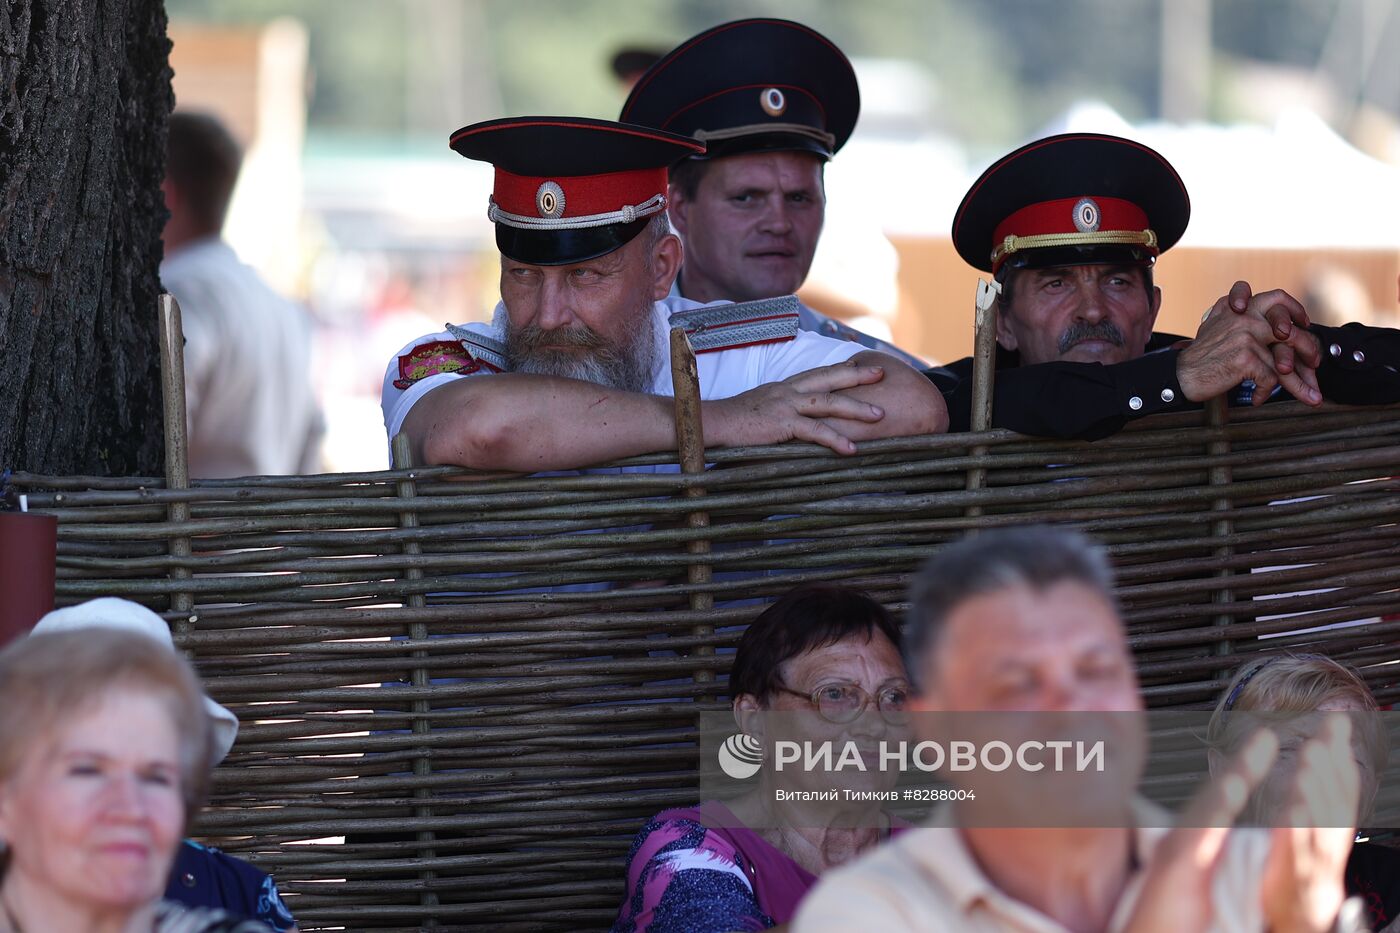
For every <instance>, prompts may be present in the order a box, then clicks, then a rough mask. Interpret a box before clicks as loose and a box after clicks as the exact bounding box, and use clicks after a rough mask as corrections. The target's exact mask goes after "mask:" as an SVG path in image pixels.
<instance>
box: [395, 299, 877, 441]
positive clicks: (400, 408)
mask: <svg viewBox="0 0 1400 933" xmlns="http://www.w3.org/2000/svg"><path fill="white" fill-rule="evenodd" d="M728 304H731V302H727V301H715V302H711V303H710V305H728ZM710 305H702V304H701V303H699V302H696V301H691V300H690V299H688V298H679V297H670V298H667V299H665V300H664V301H658V302H656V303H655V304H654V305H653V306H652V310H653V313H654V314H655V315H656V317H657V321H656V325H657V326H656V341H657V348H656V360H657V367H656V371H655V372H654V373H653V377H652V385H651V392H652V394H653V395H659V396H666V397H670V396H671V395H672V394H673V389H672V384H671V359H670V318H671V315H672V314H674V313H676V312H679V311H689V310H693V309H695V308H702V307H709V306H710ZM496 311H497V314H496V317H497V318H499V317H500V316H501V315H502V314H503V313H504V312H503V310H502V308H501V307H500V306H499V305H497V308H496ZM462 329H464V330H468V331H471V332H473V333H477V334H482V335H484V336H487V337H490V338H492V339H493V340H496V341H504V335H503V334H502V333H500V331H498V330H497V329H496V328H495V327H494V326H493V325H491V324H467V325H464V326H463V328H462ZM455 340H456V338H455V337H454V336H453V335H452V333H451V332H449V331H442V332H440V333H436V334H428V335H426V336H424V337H419V338H418V339H417V340H415V341H413V342H412V343H410V344H408V345H407V346H406V347H404V348H403V349H402V350H400V351H399V353H398V354H397V355H396V356H395V358H394V359H392V360H390V361H389V368H388V370H387V371H386V372H385V373H384V390H383V393H382V395H381V396H380V406H381V407H382V408H383V410H384V427H385V429H386V430H387V431H388V435H389V439H390V440H391V441H392V440H393V437H394V435H395V434H397V433H398V432H399V430H400V428H402V426H403V420H404V418H405V417H406V416H407V415H408V412H409V409H411V408H412V407H413V405H414V404H415V403H416V402H417V401H418V400H419V399H420V398H422V397H423V396H424V395H426V394H428V393H429V392H431V391H432V390H433V389H436V388H437V387H438V386H441V385H446V384H447V383H449V382H451V381H453V380H456V379H466V378H473V377H481V376H489V375H491V374H492V371H491V370H489V369H486V368H483V369H479V370H477V371H476V372H473V373H466V374H464V373H434V374H432V375H428V376H425V377H423V378H421V379H418V380H417V381H413V382H411V383H408V384H407V386H406V387H404V382H405V380H403V379H402V375H403V374H402V372H401V370H400V360H401V359H402V358H403V357H405V356H407V355H408V354H409V353H410V352H411V351H412V350H413V349H414V348H415V347H420V346H423V345H425V344H432V343H437V342H443V343H450V342H453V341H455ZM864 349H865V348H864V347H862V346H861V345H860V344H857V343H851V342H850V341H846V340H832V339H831V338H829V337H822V336H820V335H818V334H813V333H809V332H807V331H798V332H797V334H796V336H794V337H793V338H792V339H789V340H783V341H782V342H779V343H766V344H762V345H759V346H747V347H736V348H735V349H732V350H714V351H710V352H703V353H697V354H696V356H695V361H696V365H697V368H698V370H699V373H700V397H701V398H702V399H705V400H706V401H709V400H711V399H722V398H729V397H731V396H734V395H739V394H740V393H742V392H747V391H748V390H749V389H754V388H757V387H758V386H760V385H764V384H765V383H769V382H779V381H781V380H783V379H786V378H788V377H789V376H794V375H796V374H798V373H802V372H806V371H807V370H809V369H816V368H817V367H819V366H829V365H831V364H833V363H842V362H845V361H846V360H848V359H850V358H851V357H853V356H855V355H856V354H857V353H860V352H861V351H862V350H864ZM396 381H398V382H399V383H400V385H395V382H396Z"/></svg>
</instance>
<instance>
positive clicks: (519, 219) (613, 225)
mask: <svg viewBox="0 0 1400 933" xmlns="http://www.w3.org/2000/svg"><path fill="white" fill-rule="evenodd" d="M451 145H452V148H453V149H455V150H457V152H459V153H461V154H462V155H464V156H466V157H467V158H468V159H476V160H478V161H481V162H490V163H491V164H492V165H494V166H495V167H496V183H495V187H494V190H493V191H492V194H491V203H490V207H489V208H488V210H487V216H488V217H490V218H491V220H492V221H493V222H494V223H495V224H496V246H497V247H498V248H499V249H500V251H501V253H502V254H503V255H505V256H507V257H509V258H511V259H514V260H516V261H517V262H525V263H530V264H531V265H539V266H561V265H567V264H569V263H574V262H585V261H587V260H589V259H596V258H597V257H599V256H602V255H605V254H607V253H611V252H612V251H613V250H615V249H617V248H618V247H620V246H624V245H626V244H627V243H629V242H631V240H632V238H633V237H635V236H636V235H637V234H639V233H641V232H642V229H643V228H644V227H646V225H647V222H648V221H649V220H650V218H651V217H652V216H653V215H655V214H659V213H661V212H662V211H664V210H665V209H666V167H667V166H668V165H671V164H672V163H674V162H677V161H679V160H680V159H683V158H685V157H686V156H689V155H696V154H699V153H703V152H704V151H705V144H704V143H701V142H696V141H695V140H694V139H687V138H686V137H684V136H675V135H672V134H671V133H664V132H660V131H658V130H654V129H650V128H649V127H644V126H628V125H626V124H623V123H613V122H611V121H609V120H590V119H588V118H586V117H514V118H511V119H507V120H488V121H486V122H485V123H473V124H472V125H471V126H464V127H462V128H461V129H460V130H458V131H457V132H455V133H453V134H452V140H451Z"/></svg>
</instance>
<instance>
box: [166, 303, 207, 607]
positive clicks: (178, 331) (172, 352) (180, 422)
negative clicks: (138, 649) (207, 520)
mask: <svg viewBox="0 0 1400 933" xmlns="http://www.w3.org/2000/svg"><path fill="white" fill-rule="evenodd" d="M157 301H158V309H159V316H160V384H161V395H162V396H163V398H164V401H165V488H166V489H189V488H190V463H189V434H188V432H187V431H186V428H185V336H184V328H183V327H181V324H180V305H179V303H178V302H177V301H176V300H175V296H173V295H168V294H162V295H161V296H160V298H159V299H157ZM167 515H168V518H169V521H170V523H171V524H172V525H180V524H183V523H185V522H187V521H189V520H190V505H189V503H188V502H172V503H170V505H169V507H168V509H167ZM170 556H171V557H174V558H176V559H177V560H184V559H188V558H189V556H190V539H189V537H188V536H187V535H174V536H172V537H171V538H170ZM170 576H171V578H172V579H175V580H188V579H190V570H189V568H188V567H175V568H173V569H172V570H171V571H170ZM170 608H171V609H172V610H173V611H174V612H177V613H179V615H180V617H179V618H178V619H176V620H175V631H176V632H177V633H178V634H181V635H187V634H189V633H190V632H192V631H194V625H195V622H196V621H198V617H197V616H195V614H194V594H193V593H191V592H190V591H188V590H185V591H177V592H176V593H175V594H174V595H172V596H171V597H170Z"/></svg>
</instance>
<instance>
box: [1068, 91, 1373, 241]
mask: <svg viewBox="0 0 1400 933" xmlns="http://www.w3.org/2000/svg"><path fill="white" fill-rule="evenodd" d="M1070 132H1090V133H1112V134H1114V135H1117V136H1125V137H1128V138H1130V139H1136V140H1138V141H1140V142H1143V143H1145V144H1147V145H1149V146H1151V147H1152V148H1154V149H1156V150H1157V151H1159V152H1161V153H1162V154H1163V155H1164V156H1166V157H1167V159H1169V160H1170V161H1171V163H1172V164H1173V165H1174V166H1176V170H1177V171H1178V172H1180V173H1181V177H1182V179H1183V180H1184V181H1185V182H1186V188H1187V190H1188V191H1189V192H1190V194H1191V224H1190V226H1189V227H1188V228H1187V230H1186V235H1185V236H1184V237H1183V238H1182V241H1181V242H1182V244H1183V245H1190V246H1221V247H1252V246H1267V247H1272V248H1276V249H1287V248H1306V247H1319V246H1321V247H1335V248H1371V249H1374V248H1390V247H1395V248H1400V168H1397V167H1395V166H1392V165H1387V164H1386V163H1384V162H1379V161H1377V160H1375V159H1373V158H1371V157H1370V156H1368V155H1366V154H1365V153H1362V152H1360V151H1359V150H1357V149H1356V148H1355V147H1353V146H1352V145H1351V144H1350V143H1348V142H1347V141H1346V140H1345V139H1343V138H1342V137H1341V136H1338V135H1337V134H1336V133H1335V132H1333V130H1332V129H1331V127H1329V126H1328V125H1327V124H1326V123H1325V122H1323V120H1322V119H1321V118H1319V117H1318V116H1317V115H1316V114H1314V113H1312V112H1310V111H1306V110H1294V111H1289V112H1287V113H1284V114H1283V115H1281V116H1280V117H1279V119H1278V121H1277V122H1276V123H1275V124H1274V126H1272V127H1265V126H1215V125H1210V124H1203V123H1195V124H1188V125H1184V126H1180V125H1174V124H1166V123H1147V124H1143V125H1142V126H1137V127H1134V126H1131V125H1130V124H1129V123H1128V122H1127V121H1126V120H1124V119H1123V118H1122V117H1121V116H1120V115H1119V114H1117V113H1116V112H1114V111H1113V109H1112V108H1110V107H1108V106H1107V105H1104V104H1100V103H1085V104H1080V105H1076V106H1075V107H1074V108H1072V109H1071V110H1070V111H1069V112H1068V113H1066V114H1065V115H1064V117H1063V118H1061V119H1060V120H1057V121H1055V123H1054V124H1052V125H1051V126H1049V127H1046V128H1045V130H1044V131H1043V132H1042V133H1041V134H1040V135H1049V134H1052V133H1070Z"/></svg>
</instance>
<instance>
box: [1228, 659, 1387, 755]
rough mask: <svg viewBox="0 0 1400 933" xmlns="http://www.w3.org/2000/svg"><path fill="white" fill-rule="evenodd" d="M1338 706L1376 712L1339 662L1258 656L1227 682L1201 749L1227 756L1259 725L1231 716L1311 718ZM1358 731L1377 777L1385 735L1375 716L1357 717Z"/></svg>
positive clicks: (1374, 704)
mask: <svg viewBox="0 0 1400 933" xmlns="http://www.w3.org/2000/svg"><path fill="white" fill-rule="evenodd" d="M1339 700H1340V701H1347V702H1349V703H1351V704H1352V705H1353V706H1355V707H1356V708H1357V709H1358V710H1360V711H1361V712H1363V713H1375V712H1377V711H1379V709H1380V704H1378V703H1377V702H1376V697H1375V695H1374V694H1372V693H1371V688H1369V687H1367V686H1366V681H1364V680H1362V679H1361V675H1360V674H1358V673H1357V672H1356V671H1354V670H1352V669H1351V668H1350V667H1347V666H1346V665H1345V664H1342V663H1341V662H1339V661H1334V660H1333V659H1332V658H1329V657H1326V656H1325V655H1320V654H1293V653H1291V652H1280V653H1277V654H1268V655H1263V656H1260V657H1258V658H1255V659H1254V660H1252V661H1249V662H1247V663H1246V664H1244V665H1243V666H1241V667H1240V669H1239V670H1238V671H1236V672H1235V676H1234V677H1232V678H1231V679H1230V683H1229V685H1228V686H1226V688H1225V691H1224V692H1223V693H1222V694H1221V695H1220V699H1219V701H1217V702H1216V704H1215V711H1214V712H1213V713H1212V714H1211V717H1210V724H1209V725H1208V726H1207V727H1206V744H1207V745H1209V746H1210V747H1211V748H1212V749H1215V750H1216V751H1219V752H1223V753H1225V754H1231V753H1233V752H1234V751H1236V750H1237V749H1238V748H1239V747H1240V746H1241V745H1242V744H1243V743H1244V740H1245V739H1246V738H1247V737H1248V735H1249V734H1250V733H1251V732H1253V730H1254V729H1255V728H1257V727H1258V726H1259V725H1260V724H1261V723H1260V720H1259V717H1257V716H1233V717H1232V716H1231V715H1230V714H1231V713H1262V714H1274V713H1278V714H1287V713H1311V712H1315V711H1316V710H1318V709H1319V708H1320V707H1321V706H1322V705H1323V704H1325V703H1327V702H1329V701H1339ZM1358 727H1359V732H1360V739H1361V741H1362V745H1363V747H1364V748H1365V749H1366V751H1367V753H1368V754H1369V756H1370V758H1371V765H1372V768H1373V769H1374V773H1375V774H1376V775H1379V774H1380V773H1381V772H1382V771H1384V770H1385V765H1386V759H1387V758H1389V756H1390V744H1389V741H1388V739H1387V736H1386V730H1385V728H1384V726H1383V725H1382V724H1381V722H1380V717H1378V716H1363V717H1360V722H1359V723H1358Z"/></svg>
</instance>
